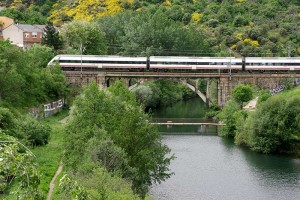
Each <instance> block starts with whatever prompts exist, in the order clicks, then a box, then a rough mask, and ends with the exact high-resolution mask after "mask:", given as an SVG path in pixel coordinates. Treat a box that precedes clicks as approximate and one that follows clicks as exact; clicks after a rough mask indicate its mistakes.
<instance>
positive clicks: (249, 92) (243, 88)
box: [232, 84, 253, 108]
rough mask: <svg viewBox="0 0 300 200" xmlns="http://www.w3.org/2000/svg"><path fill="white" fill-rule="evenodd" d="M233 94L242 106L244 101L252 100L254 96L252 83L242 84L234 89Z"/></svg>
mask: <svg viewBox="0 0 300 200" xmlns="http://www.w3.org/2000/svg"><path fill="white" fill-rule="evenodd" d="M232 96H233V98H234V100H235V101H236V102H238V103H239V104H240V106H241V108H242V107H243V103H244V102H247V101H250V100H251V99H252V98H253V89H252V87H251V86H250V85H245V84H240V85H238V86H236V87H235V88H234V89H233V91H232Z"/></svg>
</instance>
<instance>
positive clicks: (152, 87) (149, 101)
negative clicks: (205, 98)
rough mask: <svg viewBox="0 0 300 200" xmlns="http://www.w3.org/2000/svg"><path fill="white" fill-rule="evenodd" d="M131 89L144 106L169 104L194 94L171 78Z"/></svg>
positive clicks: (154, 106) (152, 106) (164, 105)
mask: <svg viewBox="0 0 300 200" xmlns="http://www.w3.org/2000/svg"><path fill="white" fill-rule="evenodd" d="M132 91H133V93H134V94H135V96H136V98H137V100H138V102H140V103H141V104H143V105H144V106H145V107H146V108H157V107H166V106H171V105H172V104H174V103H175V102H177V101H180V100H182V99H186V98H189V97H193V96H195V93H194V92H193V91H192V90H190V89H188V88H187V87H185V86H183V85H182V84H180V83H177V82H174V81H171V80H156V81H151V82H148V83H145V84H142V85H139V86H137V87H136V88H134V89H133V90H132Z"/></svg>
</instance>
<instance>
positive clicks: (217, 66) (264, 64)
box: [48, 55, 300, 73]
mask: <svg viewBox="0 0 300 200" xmlns="http://www.w3.org/2000/svg"><path fill="white" fill-rule="evenodd" d="M54 63H58V64H59V66H61V67H62V69H63V70H64V71H80V70H82V71H109V70H114V71H181V72H207V73H213V72H227V71H228V70H232V71H233V72H238V71H248V72H275V71H276V72H288V71H294V72H298V73H299V72H300V57H296V58H290V57H289V58H287V57H274V58H256V57H246V58H234V57H176V56H171V57H169V56H151V57H125V56H96V55H95V56H92V55H82V56H81V55H57V56H55V57H54V58H53V59H52V60H51V61H50V62H49V63H48V66H51V65H53V64H54Z"/></svg>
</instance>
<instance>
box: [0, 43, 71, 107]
mask: <svg viewBox="0 0 300 200" xmlns="http://www.w3.org/2000/svg"><path fill="white" fill-rule="evenodd" d="M0 52H1V53H0V77H1V79H0V85H1V87H0V106H13V107H18V108H26V107H27V108H31V107H34V106H38V105H40V104H41V103H45V102H48V101H51V100H57V99H59V98H61V97H63V96H65V95H66V93H67V88H66V81H65V77H64V75H63V74H62V72H61V69H60V67H58V66H53V67H51V68H47V67H46V66H47V63H48V61H49V60H50V59H51V58H52V57H53V55H54V53H53V50H52V49H51V48H48V47H45V46H39V45H34V46H33V47H32V48H31V49H30V50H29V51H26V52H25V51H23V50H22V49H20V48H18V47H16V46H14V45H11V44H10V43H9V42H8V41H0Z"/></svg>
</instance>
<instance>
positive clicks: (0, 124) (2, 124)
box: [0, 107, 16, 130]
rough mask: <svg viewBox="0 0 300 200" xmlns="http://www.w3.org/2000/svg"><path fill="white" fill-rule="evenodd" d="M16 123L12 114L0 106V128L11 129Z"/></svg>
mask: <svg viewBox="0 0 300 200" xmlns="http://www.w3.org/2000/svg"><path fill="white" fill-rule="evenodd" d="M15 125H16V120H15V117H14V115H13V114H12V113H11V112H10V110H9V109H7V108H3V107H0V129H3V130H9V129H13V128H14V127H15Z"/></svg>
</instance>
